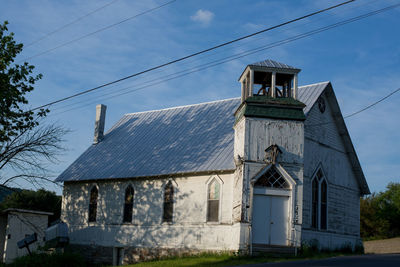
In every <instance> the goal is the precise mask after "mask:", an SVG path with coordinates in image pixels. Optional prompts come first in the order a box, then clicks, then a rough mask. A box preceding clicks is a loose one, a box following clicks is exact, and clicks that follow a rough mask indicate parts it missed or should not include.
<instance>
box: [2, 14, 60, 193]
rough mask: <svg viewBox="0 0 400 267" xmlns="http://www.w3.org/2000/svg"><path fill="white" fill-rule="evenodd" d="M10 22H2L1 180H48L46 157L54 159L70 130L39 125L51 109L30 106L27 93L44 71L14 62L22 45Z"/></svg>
mask: <svg viewBox="0 0 400 267" xmlns="http://www.w3.org/2000/svg"><path fill="white" fill-rule="evenodd" d="M7 24H8V22H7V21H6V22H4V23H3V24H0V184H3V185H6V184H9V183H11V182H13V181H14V180H16V179H25V180H28V181H29V182H31V183H33V184H36V183H38V182H39V181H43V180H49V177H48V169H47V168H46V165H45V164H44V162H43V159H45V160H47V161H50V162H51V161H54V160H55V156H56V155H57V153H58V152H59V151H60V150H61V149H62V147H61V146H60V143H61V141H62V139H61V137H62V136H63V135H64V134H65V133H66V132H67V131H66V130H64V129H63V128H61V127H59V126H56V125H47V126H39V123H41V122H43V121H42V119H43V118H44V117H45V116H46V115H47V114H48V112H49V110H48V109H41V110H39V111H36V112H34V111H32V110H30V109H29V108H28V106H27V104H28V100H27V98H26V94H27V93H29V92H31V91H32V90H33V89H34V87H33V86H34V84H35V82H37V81H38V80H40V79H41V78H42V75H41V74H37V75H32V73H33V70H34V66H32V65H29V64H28V63H27V62H25V63H23V64H15V63H14V60H15V57H16V56H17V55H18V54H19V53H21V51H22V47H23V45H22V44H19V43H16V41H15V40H14V34H13V33H9V32H8V28H7ZM7 170H8V171H7ZM5 173H13V175H12V176H9V175H6V174H5Z"/></svg>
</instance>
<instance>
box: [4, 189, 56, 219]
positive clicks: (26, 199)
mask: <svg viewBox="0 0 400 267" xmlns="http://www.w3.org/2000/svg"><path fill="white" fill-rule="evenodd" d="M8 208H16V209H27V210H37V211H47V212H52V213H54V215H52V216H50V217H49V222H53V221H55V220H57V219H59V218H60V214H61V196H57V195H56V194H55V193H54V192H50V191H47V190H45V189H39V190H38V191H32V190H21V191H19V192H14V193H12V194H11V195H8V196H7V197H6V198H5V199H4V201H3V202H1V203H0V210H1V211H3V210H5V209H8Z"/></svg>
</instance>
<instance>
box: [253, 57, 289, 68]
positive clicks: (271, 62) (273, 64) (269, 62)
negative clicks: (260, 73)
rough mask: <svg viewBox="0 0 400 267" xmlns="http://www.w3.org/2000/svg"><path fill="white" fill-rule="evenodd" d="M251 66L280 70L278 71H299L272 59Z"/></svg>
mask: <svg viewBox="0 0 400 267" xmlns="http://www.w3.org/2000/svg"><path fill="white" fill-rule="evenodd" d="M249 66H258V67H267V68H278V69H293V70H297V68H295V67H292V66H289V65H287V64H284V63H280V62H277V61H274V60H271V59H266V60H263V61H259V62H256V63H253V64H249Z"/></svg>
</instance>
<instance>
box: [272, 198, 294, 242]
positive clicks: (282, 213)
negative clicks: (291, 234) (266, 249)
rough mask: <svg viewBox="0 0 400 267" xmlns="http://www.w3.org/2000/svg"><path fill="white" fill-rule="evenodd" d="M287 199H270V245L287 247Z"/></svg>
mask: <svg viewBox="0 0 400 267" xmlns="http://www.w3.org/2000/svg"><path fill="white" fill-rule="evenodd" d="M288 199H289V198H288V197H278V196H274V197H271V232H270V233H271V242H270V244H271V245H281V246H286V245H287V241H286V240H287V225H288V220H287V218H288V217H289V214H288Z"/></svg>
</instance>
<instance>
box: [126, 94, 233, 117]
mask: <svg viewBox="0 0 400 267" xmlns="http://www.w3.org/2000/svg"><path fill="white" fill-rule="evenodd" d="M234 99H240V97H232V98H227V99H220V100H214V101H209V102H203V103H197V104H190V105H183V106H176V107H170V108H162V109H153V110H146V111H139V112H132V113H126V114H124V116H127V115H136V114H142V113H147V112H155V111H164V110H171V109H180V108H187V107H194V106H200V105H206V104H212V103H217V102H225V101H229V100H234Z"/></svg>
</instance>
